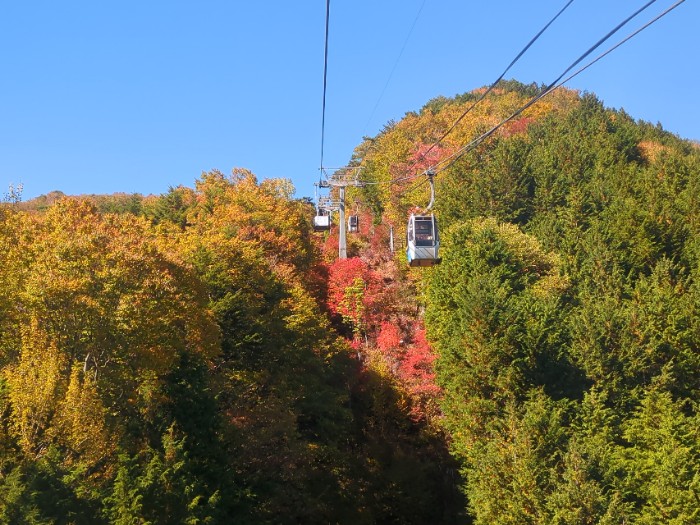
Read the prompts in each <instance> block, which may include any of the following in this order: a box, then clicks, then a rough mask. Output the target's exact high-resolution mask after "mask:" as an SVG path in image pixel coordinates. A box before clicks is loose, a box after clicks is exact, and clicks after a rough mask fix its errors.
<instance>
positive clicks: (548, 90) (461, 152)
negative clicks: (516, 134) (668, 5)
mask: <svg viewBox="0 0 700 525" xmlns="http://www.w3.org/2000/svg"><path fill="white" fill-rule="evenodd" d="M656 1H657V0H650V1H649V2H647V3H646V4H645V5H643V6H642V7H640V8H639V9H638V10H637V11H635V12H634V13H633V14H631V15H630V16H628V17H627V18H626V19H625V20H623V21H622V22H620V23H619V24H618V25H617V26H616V27H615V28H614V29H612V30H611V31H610V32H608V33H607V34H606V35H605V36H604V37H603V38H601V39H600V40H598V42H596V43H595V44H594V45H593V46H591V47H590V48H589V49H588V50H587V51H586V52H585V53H583V54H582V55H581V56H580V57H579V58H578V59H576V61H574V62H573V63H572V64H571V65H570V66H569V67H568V68H566V70H565V71H564V72H563V73H562V74H561V75H559V76H558V77H557V78H556V80H554V81H553V82H551V83H550V84H549V85H547V86H546V87H545V88H544V89H543V90H542V91H541V92H540V93H538V94H537V95H535V96H534V97H533V98H532V99H530V100H529V101H528V102H527V103H525V104H524V105H523V106H521V107H520V108H518V109H517V110H516V111H515V112H514V113H512V114H511V115H510V116H509V117H507V118H505V119H503V120H502V121H501V122H499V123H498V124H496V125H495V126H493V127H492V128H491V129H489V130H488V131H486V132H485V133H483V134H481V135H480V136H478V137H477V138H475V139H474V140H472V141H470V142H469V143H468V144H466V145H464V146H462V147H461V148H460V149H459V150H457V151H456V152H454V153H453V154H452V155H449V156H448V157H446V158H445V159H442V160H441V161H439V162H438V163H437V164H435V165H434V166H431V168H433V169H434V170H435V172H436V173H439V172H442V171H444V170H446V169H447V168H449V167H450V166H452V165H453V164H454V163H455V162H456V161H457V159H459V158H460V157H461V156H462V155H464V154H465V153H466V152H467V151H469V150H470V149H472V148H473V147H475V146H476V145H478V144H480V143H481V142H482V141H484V140H485V139H487V138H488V137H490V136H491V135H493V134H494V133H495V132H496V131H497V130H498V129H499V128H500V127H501V126H503V125H504V124H506V123H507V122H510V121H511V120H513V119H514V118H515V117H517V116H518V115H520V114H521V113H522V112H523V111H525V110H526V109H528V108H529V107H531V106H532V105H533V104H535V103H536V102H537V101H539V100H540V99H541V98H543V97H544V96H546V95H548V94H549V93H551V92H552V91H553V90H554V89H555V88H556V87H558V86H559V85H560V81H561V80H562V78H564V76H565V75H566V74H567V73H568V72H569V71H571V70H572V69H573V68H574V67H576V66H577V65H578V64H580V63H581V61H583V60H584V59H585V58H586V57H587V56H588V55H590V54H591V53H592V52H593V51H595V50H596V49H597V48H598V47H600V45H601V44H603V43H604V42H605V41H606V40H608V39H609V38H610V37H611V36H612V35H614V34H615V33H616V32H617V31H619V30H620V28H622V27H623V26H624V25H626V24H627V23H628V22H629V21H630V20H632V19H633V18H634V17H636V16H637V15H639V14H640V13H641V12H642V11H644V10H645V9H646V8H648V7H649V6H650V5H651V4H653V3H655V2H656ZM684 1H685V0H680V1H679V2H678V3H677V4H676V5H674V6H673V8H675V7H677V5H680V4H681V3H683V2H684ZM673 8H672V9H673ZM669 11H670V9H668V10H666V11H665V12H664V13H662V15H660V16H659V17H657V18H656V19H654V20H653V21H652V22H651V23H653V22H655V21H656V20H658V19H659V18H661V17H662V16H664V15H665V14H667V13H668V12H669ZM651 23H650V24H647V25H646V26H644V27H643V28H642V29H644V28H646V27H648V26H649V25H651ZM637 33H639V31H637V32H636V33H633V34H632V35H631V36H630V37H628V38H626V39H625V40H623V41H622V42H621V43H620V44H618V45H617V46H615V47H614V48H616V47H619V46H620V45H622V43H624V42H626V41H627V40H629V39H630V38H632V36H634V35H635V34H637ZM614 48H613V49H614ZM610 51H612V49H611V50H610ZM610 51H608V52H610ZM606 54H607V53H604V54H603V55H601V56H600V57H598V58H597V59H595V60H594V61H593V62H591V64H592V63H594V62H596V61H598V60H599V59H600V58H602V57H603V56H605V55H606ZM591 64H589V65H588V66H590V65H591ZM588 66H586V67H588ZM584 69H585V68H583V69H581V70H580V71H578V72H577V73H575V74H574V75H572V76H571V77H569V78H567V80H566V81H568V80H570V79H571V78H573V77H574V76H576V75H577V74H578V73H580V72H582V71H583V70H584ZM448 161H449V162H448ZM445 162H448V163H447V164H446V165H445V166H443V167H441V168H438V166H440V165H441V164H443V163H445ZM422 174H423V173H420V174H416V176H420V175H422Z"/></svg>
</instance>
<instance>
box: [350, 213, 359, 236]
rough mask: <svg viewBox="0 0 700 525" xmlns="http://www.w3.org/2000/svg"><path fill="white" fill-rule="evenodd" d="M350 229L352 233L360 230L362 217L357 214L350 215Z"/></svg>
mask: <svg viewBox="0 0 700 525" xmlns="http://www.w3.org/2000/svg"><path fill="white" fill-rule="evenodd" d="M348 231H349V232H351V233H356V232H358V231H360V218H359V217H358V216H357V215H350V216H349V217H348Z"/></svg>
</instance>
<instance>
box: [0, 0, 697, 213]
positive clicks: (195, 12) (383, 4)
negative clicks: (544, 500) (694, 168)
mask: <svg viewBox="0 0 700 525" xmlns="http://www.w3.org/2000/svg"><path fill="white" fill-rule="evenodd" d="M645 2H646V0H634V1H633V0H605V1H604V0H575V1H574V3H573V4H572V5H571V6H570V7H569V9H568V10H567V11H566V12H565V13H564V15H562V17H561V18H560V19H559V20H558V21H557V22H555V24H554V25H553V26H552V28H551V29H550V30H549V31H547V32H546V33H545V34H544V35H543V36H542V38H541V39H540V40H539V41H538V42H537V43H536V44H535V45H534V46H533V48H531V50H530V51H529V52H528V53H527V54H526V55H525V56H524V57H523V58H522V59H521V60H520V61H519V62H518V64H517V65H516V66H515V67H514V68H513V69H512V70H511V72H509V74H508V75H507V77H506V78H514V79H517V80H519V81H521V82H526V83H529V82H537V83H538V84H539V83H545V84H546V83H549V82H550V81H552V80H554V79H555V78H556V77H557V76H559V74H560V73H562V72H563V71H564V70H565V69H566V67H568V65H569V64H570V63H571V62H573V61H574V60H575V59H576V58H578V56H579V55H580V54H581V53H583V52H584V51H585V50H586V49H588V47H590V46H591V45H592V44H593V43H595V42H596V41H597V40H598V39H599V38H601V37H602V36H603V35H605V34H606V33H607V32H608V31H609V30H610V29H612V28H613V27H614V26H616V25H617V24H618V23H619V22H620V21H622V20H623V19H624V18H626V16H628V15H629V14H631V13H632V12H634V11H635V10H636V9H637V8H639V7H641V6H642V5H643V4H644V3H645ZM672 3H673V0H658V1H657V2H656V3H655V4H653V5H652V6H651V7H649V8H648V9H647V10H646V11H645V12H644V13H642V15H640V16H639V17H638V18H636V19H635V20H633V21H632V23H631V24H630V25H628V26H626V27H625V28H623V29H622V30H621V31H620V32H619V33H618V34H617V35H616V36H614V37H613V38H612V39H611V40H610V42H609V43H610V44H612V43H615V42H617V41H618V40H620V39H621V38H622V37H624V36H626V35H627V34H628V33H630V32H631V31H632V30H634V29H635V28H637V27H639V26H640V25H642V24H643V23H644V22H645V21H647V20H649V19H650V18H652V17H653V16H655V14H658V13H659V12H661V11H662V10H664V9H665V8H666V7H668V6H670V5H671V4H672ZM564 4H565V0H541V1H538V2H523V1H519V0H518V1H516V0H491V1H489V2H467V1H464V0H331V20H330V22H331V25H330V42H329V67H328V94H327V113H326V139H325V143H326V150H325V159H324V165H325V166H329V167H338V166H342V165H345V164H346V163H347V162H348V160H349V158H350V155H351V154H352V150H353V148H354V147H355V146H356V145H357V144H358V143H359V142H360V140H361V137H362V136H363V135H374V134H376V133H377V132H378V131H379V130H380V129H381V128H382V127H383V126H384V124H385V123H387V122H388V121H389V120H392V119H393V120H399V119H401V118H402V117H403V115H404V114H405V113H406V112H407V111H415V110H418V109H420V107H421V106H423V105H424V104H425V103H426V102H427V101H428V100H430V99H432V98H434V97H437V96H440V95H443V96H448V97H451V96H454V95H456V94H459V93H464V92H467V91H471V90H472V89H474V88H477V87H480V86H485V85H488V84H490V83H491V82H492V81H493V80H495V79H496V78H497V77H498V76H499V75H500V73H501V72H502V71H503V69H505V67H506V66H507V65H508V63H510V61H511V60H512V59H513V58H514V57H515V55H516V54H517V52H518V51H519V50H520V49H521V48H522V47H523V46H524V45H525V44H526V43H527V42H528V41H529V40H530V38H531V37H532V36H534V35H535V33H536V32H537V31H539V29H541V28H542V27H543V26H544V24H545V23H546V22H547V21H548V20H549V19H550V18H551V17H552V16H553V15H554V13H556V12H557V11H558V10H559V9H560V8H561V7H562V6H563V5H564ZM699 4H700V2H698V0H687V1H686V2H685V3H683V4H682V5H681V6H679V7H678V8H677V9H676V10H675V11H673V12H672V13H670V14H669V15H668V16H666V17H664V18H663V19H661V20H660V21H659V22H657V23H656V24H654V25H653V26H651V27H650V28H648V29H647V30H645V31H644V32H643V33H641V34H640V35H638V36H637V37H635V38H634V39H632V40H631V41H630V42H628V43H627V44H625V45H624V46H623V47H622V48H620V49H618V50H617V51H615V52H614V53H613V54H611V55H609V56H608V57H606V58H605V59H603V60H602V61H601V62H599V63H598V64H596V65H594V66H593V67H592V68H591V69H589V70H588V71H586V72H585V73H583V74H581V75H580V76H578V77H577V78H576V79H574V80H573V81H572V82H571V83H570V84H569V86H570V87H572V88H576V89H580V90H585V91H589V92H593V93H595V94H596V95H597V96H598V97H599V98H600V99H601V100H603V102H604V103H605V105H606V106H609V107H614V108H624V109H625V111H627V112H628V113H629V114H630V115H632V116H633V117H634V118H636V119H641V120H646V121H650V122H652V123H654V124H656V123H657V122H660V123H661V124H662V125H663V127H664V128H665V129H667V130H669V131H672V132H673V133H676V134H678V135H680V136H681V137H684V138H689V139H695V140H698V139H700V125H699V124H698V121H699V118H700V92H699V91H698V86H699V85H700V77H699V76H700V73H699V70H700V55H699V52H700V5H699ZM419 13H420V14H419ZM417 15H418V16H417ZM324 21H325V1H324V0H298V1H289V0H287V1H280V0H270V1H267V2H264V1H259V2H256V1H250V0H248V1H241V0H238V1H236V0H228V1H223V0H221V1H218V0H217V1H214V0H203V1H200V2H194V1H190V2H184V1H178V0H170V1H167V2H166V1H160V0H152V1H138V2H136V1H133V0H120V1H114V0H113V1H99V2H98V1H94V0H91V1H75V0H65V1H63V2H56V1H47V0H27V1H24V2H19V1H16V2H14V1H12V2H11V1H8V2H3V3H2V5H1V6H0V49H2V52H0V72H1V73H0V82H1V83H0V95H1V96H0V194H2V193H4V192H6V190H7V188H8V187H9V185H10V184H11V183H14V184H18V183H22V184H23V185H24V192H23V198H24V199H25V200H26V199H30V198H32V197H35V196H37V195H40V194H44V193H48V192H49V191H52V190H61V191H63V192H65V193H68V194H79V193H112V192H127V193H132V192H138V193H143V194H149V193H155V194H159V193H163V192H165V191H167V189H168V187H169V186H177V185H178V184H183V185H186V186H192V185H193V184H194V181H195V179H196V178H198V177H199V175H200V174H201V172H202V171H208V170H210V169H214V168H216V169H219V170H221V171H223V172H225V173H229V172H230V170H231V169H232V168H234V167H244V168H248V169H250V170H251V171H253V172H254V173H255V174H256V175H257V176H258V177H259V178H260V179H263V178H269V177H287V178H290V179H292V181H293V182H294V184H295V186H296V188H297V193H298V195H300V196H303V195H309V196H310V195H313V186H312V184H313V182H314V181H316V180H318V168H319V165H320V142H321V140H320V139H321V99H322V78H323V42H324ZM414 22H415V25H414ZM412 27H413V30H412V31H411V28H412ZM409 34H410V38H407V37H409ZM607 47H608V45H607V44H606V45H604V46H602V47H601V51H602V50H604V49H606V48H607ZM595 55H597V53H596V54H594V55H592V56H595ZM392 71H393V74H392Z"/></svg>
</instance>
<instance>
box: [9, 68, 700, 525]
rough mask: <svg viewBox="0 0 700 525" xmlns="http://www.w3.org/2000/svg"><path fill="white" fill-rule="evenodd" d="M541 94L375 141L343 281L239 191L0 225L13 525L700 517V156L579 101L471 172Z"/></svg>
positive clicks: (54, 208)
mask: <svg viewBox="0 0 700 525" xmlns="http://www.w3.org/2000/svg"><path fill="white" fill-rule="evenodd" d="M537 89H538V87H537V86H534V85H523V84H520V83H518V82H515V81H508V82H502V83H500V84H499V86H498V88H497V89H496V90H494V92H492V93H491V94H490V95H489V96H488V97H486V98H485V99H484V100H483V101H482V102H480V103H479V104H478V105H476V106H475V107H474V109H473V110H472V111H470V112H469V113H468V114H467V115H466V116H465V117H464V118H462V119H461V121H460V123H459V125H457V126H455V129H454V130H453V131H452V132H451V133H450V134H448V135H447V136H446V137H444V139H443V140H441V141H440V143H439V144H436V141H437V140H438V139H439V138H440V137H441V136H442V135H443V134H444V133H445V131H447V130H448V129H449V128H450V127H451V126H452V124H453V123H454V122H455V120H456V119H457V118H458V117H459V116H460V115H462V113H463V112H464V111H465V109H466V108H468V107H469V106H471V105H472V104H473V103H474V101H476V100H477V99H478V97H479V96H480V94H481V93H483V91H482V90H476V91H474V92H471V93H465V94H463V95H459V96H456V97H454V98H449V99H448V98H444V97H440V98H437V99H434V100H432V101H430V102H428V103H427V104H426V105H425V106H424V107H423V108H422V109H420V110H419V111H417V112H411V113H408V114H407V115H406V116H405V118H403V119H402V120H401V121H399V122H392V123H390V124H388V125H387V126H386V127H385V129H384V130H382V132H381V133H379V134H378V135H377V136H376V137H371V138H367V139H365V140H364V141H363V142H362V143H361V144H360V145H358V147H357V148H356V150H355V153H354V155H353V157H352V159H351V165H353V166H356V167H361V168H362V170H361V174H362V178H363V179H364V180H366V181H368V182H370V183H371V184H368V185H366V186H365V187H363V188H348V201H349V202H348V209H349V210H353V212H352V213H353V214H357V215H358V216H359V225H360V231H359V232H358V233H357V234H352V235H350V236H349V245H348V254H349V258H348V259H344V260H337V258H336V257H337V242H338V237H337V233H336V232H335V231H332V232H330V234H321V233H314V232H313V231H312V228H311V218H312V216H313V206H312V205H311V204H310V203H309V202H308V201H307V200H304V199H297V198H295V197H294V193H295V189H294V188H293V187H292V186H291V184H290V183H289V182H288V181H286V180H282V179H280V180H265V181H262V182H261V181H258V180H257V179H256V177H255V176H254V175H253V174H252V173H250V172H249V171H247V170H245V169H235V170H233V172H232V173H231V175H224V174H222V173H221V172H218V171H212V172H208V173H203V174H202V175H201V177H200V178H199V179H198V180H197V181H196V182H195V184H194V187H193V188H187V187H177V188H171V189H170V190H169V191H168V192H167V193H165V194H163V195H161V196H157V197H156V196H150V197H141V196H138V195H116V196H112V197H109V196H88V197H81V198H68V197H66V196H64V195H62V194H60V192H54V193H53V194H51V195H49V196H46V197H44V198H42V199H38V200H36V201H34V202H29V203H14V204H7V205H6V206H4V207H2V208H0V244H1V245H2V249H1V250H0V259H1V262H2V266H1V267H2V271H0V412H1V413H2V425H0V473H1V474H2V475H1V476H0V523H8V524H9V523H13V524H14V523H28V524H30V523H31V524H38V523H91V524H92V523H119V524H127V523H129V524H130V523H251V524H253V523H255V524H258V523H261V524H264V523H275V524H277V523H353V524H362V523H366V524H373V523H381V524H390V523H397V524H398V523H401V524H410V523H416V524H421V523H436V524H437V523H476V524H507V523H518V524H520V523H532V524H553V523H554V524H570V523H576V524H578V523H581V524H586V523H591V524H592V523H610V524H612V523H640V524H647V523H648V524H651V523H678V524H681V523H694V522H697V521H698V519H699V518H700V516H699V515H698V513H699V512H700V511H699V510H698V509H700V474H698V472H700V445H699V443H700V414H699V412H698V402H699V401H700V354H699V352H698V350H699V348H698V345H699V344H700V343H699V342H700V241H698V239H699V236H698V234H699V233H700V231H699V230H700V204H699V203H698V199H697V195H699V194H700V149H699V148H698V145H697V144H694V143H692V142H689V141H686V140H682V139H681V138H679V137H677V136H675V135H673V134H671V133H669V132H666V131H664V130H663V129H662V128H661V126H659V125H656V126H655V125H651V124H649V123H645V122H637V121H635V120H634V119H633V118H632V117H630V116H629V115H627V114H626V113H625V112H624V111H622V110H613V109H609V108H606V107H605V106H604V105H603V103H602V102H601V101H599V100H598V99H597V98H596V97H595V96H593V95H591V94H586V93H584V94H580V93H577V92H574V91H571V90H566V89H559V90H557V91H556V92H554V93H553V94H552V95H550V96H549V97H547V98H545V99H544V100H543V101H541V102H540V103H538V104H537V105H534V106H532V107H531V108H529V109H528V110H527V111H525V112H524V113H523V114H522V115H520V116H519V117H518V118H517V119H516V120H514V121H511V122H509V123H508V124H506V125H504V126H503V127H502V128H500V129H499V131H498V132H497V133H496V134H494V135H493V136H492V137H490V138H489V139H488V140H486V141H484V142H482V143H480V144H478V145H475V147H473V148H470V149H469V150H468V151H466V152H464V153H463V154H462V155H460V156H456V154H457V153H458V152H459V151H460V148H461V147H462V146H463V145H464V144H467V143H469V142H470V141H471V140H472V139H473V138H474V137H476V136H478V135H480V134H481V133H483V132H484V131H486V130H488V129H489V128H490V127H491V126H493V125H495V124H496V123H498V122H500V121H501V120H502V119H503V118H505V117H506V116H508V115H510V114H511V113H512V112H513V111H514V110H515V109H517V108H518V107H520V106H521V105H522V104H523V103H524V102H526V101H527V100H528V99H529V98H530V97H531V96H532V95H534V94H535V93H536V92H537ZM446 158H451V159H453V162H452V163H451V165H450V166H449V167H447V168H446V169H444V170H441V171H439V173H438V174H437V176H436V177H435V182H436V194H437V199H436V204H435V207H434V211H435V213H436V216H437V217H438V220H439V224H440V228H441V240H442V245H441V255H442V257H443V261H442V264H440V265H439V266H435V267H433V268H420V269H409V268H408V267H407V265H406V264H405V257H404V254H402V250H400V249H398V250H397V252H396V253H391V252H390V250H389V237H390V232H391V231H392V230H393V233H394V235H395V241H396V244H397V245H399V246H400V244H401V243H400V241H399V239H400V238H401V237H402V236H403V234H404V233H405V223H406V218H407V216H408V214H409V213H410V212H411V211H415V210H417V209H420V208H422V207H424V206H425V205H426V204H427V203H428V200H429V194H428V189H427V185H426V184H425V179H424V177H423V176H422V175H421V174H422V172H423V171H424V170H425V169H426V168H428V167H429V166H432V165H435V164H436V163H438V162H440V161H441V160H443V159H446ZM441 166H444V164H441Z"/></svg>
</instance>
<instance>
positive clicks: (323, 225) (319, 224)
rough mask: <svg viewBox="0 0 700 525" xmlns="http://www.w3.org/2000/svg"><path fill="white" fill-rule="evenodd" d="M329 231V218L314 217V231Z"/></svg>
mask: <svg viewBox="0 0 700 525" xmlns="http://www.w3.org/2000/svg"><path fill="white" fill-rule="evenodd" d="M330 229H331V216H330V215H327V214H319V215H315V216H314V231H317V232H323V231H328V230H330Z"/></svg>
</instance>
